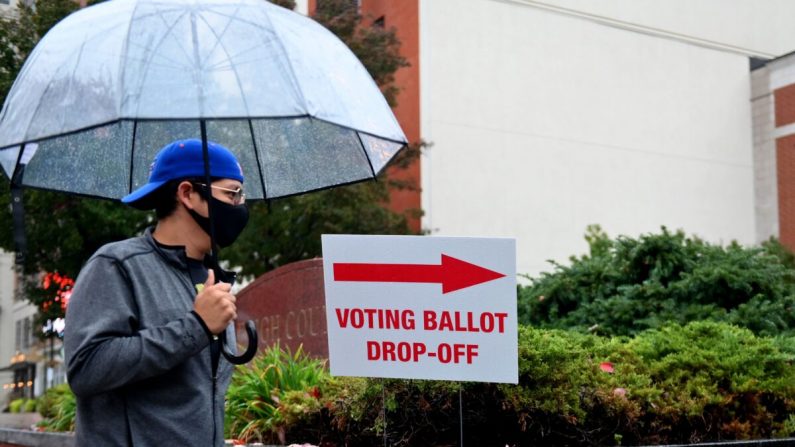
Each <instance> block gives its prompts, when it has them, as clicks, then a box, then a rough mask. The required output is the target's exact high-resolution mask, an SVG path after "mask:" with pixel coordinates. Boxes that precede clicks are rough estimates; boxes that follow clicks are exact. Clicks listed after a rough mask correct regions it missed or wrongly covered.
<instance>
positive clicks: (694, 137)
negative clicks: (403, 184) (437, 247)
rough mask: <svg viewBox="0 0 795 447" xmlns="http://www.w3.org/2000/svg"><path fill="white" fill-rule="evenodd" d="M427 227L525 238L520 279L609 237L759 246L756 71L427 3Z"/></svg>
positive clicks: (568, 22)
mask: <svg viewBox="0 0 795 447" xmlns="http://www.w3.org/2000/svg"><path fill="white" fill-rule="evenodd" d="M420 27H421V30H420V36H421V37H420V55H421V61H420V67H421V81H420V82H421V99H420V101H421V110H422V115H421V125H422V130H421V132H422V137H423V138H424V139H425V140H427V141H430V142H432V143H433V147H432V148H431V149H430V150H429V151H428V153H427V155H426V156H425V158H424V159H423V164H422V172H423V176H422V187H423V209H424V210H425V211H426V216H425V219H424V221H423V225H424V226H425V227H426V228H429V229H431V230H436V231H435V232H434V234H440V235H484V236H489V235H491V236H508V237H516V238H517V241H518V245H517V249H518V271H519V272H527V273H531V274H535V273H537V272H539V271H542V270H549V266H548V264H547V263H546V262H545V261H546V260H547V259H555V260H558V261H565V260H566V259H568V257H569V256H570V255H572V254H579V253H583V252H584V251H585V250H586V249H587V246H586V244H585V242H584V240H583V238H582V236H583V233H584V231H585V227H586V226H587V225H588V224H593V223H598V224H601V225H602V227H603V228H604V229H605V230H606V231H607V232H608V234H610V235H613V236H614V235H617V234H629V235H637V234H639V233H642V232H650V231H658V230H659V227H660V225H667V226H669V227H671V228H682V229H684V230H685V231H687V232H688V233H695V234H698V235H700V236H702V237H705V238H707V239H709V240H712V241H723V242H728V241H730V240H733V239H737V240H739V241H740V242H743V243H753V242H754V240H755V234H754V201H753V200H754V185H753V169H752V136H751V112H750V104H749V99H750V74H749V67H748V59H747V58H746V57H743V56H740V55H737V54H732V53H728V52H722V51H715V50H710V49H706V48H703V47H701V46H695V45H689V44H685V43H681V42H677V41H673V40H670V39H663V38H658V37H652V36H648V35H644V34H639V33H634V32H629V31H624V30H620V29H617V28H614V27H608V26H603V25H600V24H597V23H594V22H592V21H588V20H582V19H578V18H572V17H567V16H563V15H560V14H555V13H550V12H545V11H542V10H539V9H537V8H534V7H528V6H523V5H520V4H516V3H510V2H500V1H493V0H433V1H428V0H423V1H421V12H420Z"/></svg>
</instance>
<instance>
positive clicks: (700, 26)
mask: <svg viewBox="0 0 795 447" xmlns="http://www.w3.org/2000/svg"><path fill="white" fill-rule="evenodd" d="M519 1H528V0H519ZM529 2H534V0H529ZM538 3H542V4H551V5H556V6H560V7H564V8H567V9H574V10H577V11H582V12H587V13H591V14H595V15H600V16H606V17H610V18H613V19H618V20H622V21H626V22H630V23H637V24H640V25H645V26H648V27H652V28H658V29H663V30H666V31H670V32H674V33H678V34H683V35H686V36H693V37H697V38H701V39H705V40H710V41H715V42H720V43H723V44H728V45H734V46H737V47H742V48H746V49H749V50H753V51H757V52H761V53H769V54H771V55H774V56H781V55H783V54H786V53H789V52H791V51H793V50H795V26H792V22H793V17H795V2H793V1H792V0H664V1H660V0H601V1H595V0H540V1H539V2H538Z"/></svg>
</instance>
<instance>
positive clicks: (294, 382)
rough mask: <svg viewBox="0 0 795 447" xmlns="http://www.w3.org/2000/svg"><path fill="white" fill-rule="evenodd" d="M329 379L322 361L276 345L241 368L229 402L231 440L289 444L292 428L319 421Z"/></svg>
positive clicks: (228, 394)
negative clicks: (322, 400) (288, 437)
mask: <svg viewBox="0 0 795 447" xmlns="http://www.w3.org/2000/svg"><path fill="white" fill-rule="evenodd" d="M329 380H330V376H329V374H328V372H327V371H326V369H325V364H324V361H322V360H317V359H314V358H311V357H309V356H308V355H306V354H305V353H304V352H303V350H302V349H301V348H299V349H298V350H296V352H295V353H291V352H290V351H289V350H285V349H281V348H280V347H279V346H278V345H276V346H273V347H271V348H269V349H267V350H265V351H263V352H262V353H261V354H260V355H259V356H257V357H256V358H254V360H253V361H252V362H251V363H250V364H249V365H241V366H238V367H237V369H236V370H235V374H234V376H233V377H232V383H231V385H230V386H229V391H228V392H227V399H226V431H227V437H232V438H235V439H241V440H243V441H246V442H254V441H257V442H271V441H276V440H278V442H280V443H282V444H285V443H286V438H287V433H288V431H289V430H290V428H291V427H293V426H295V425H297V424H299V423H300V422H302V421H303V420H305V419H307V418H310V417H313V416H316V415H317V414H318V413H319V411H320V408H321V402H320V400H319V399H320V397H321V396H322V394H323V390H324V388H325V387H326V385H327V383H328V382H329Z"/></svg>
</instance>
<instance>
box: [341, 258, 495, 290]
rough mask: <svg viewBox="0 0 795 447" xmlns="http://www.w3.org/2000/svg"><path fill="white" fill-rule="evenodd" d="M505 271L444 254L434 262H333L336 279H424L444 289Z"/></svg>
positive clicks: (478, 280) (483, 279) (477, 280)
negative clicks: (437, 263)
mask: <svg viewBox="0 0 795 447" xmlns="http://www.w3.org/2000/svg"><path fill="white" fill-rule="evenodd" d="M503 276H505V275H503V274H502V273H498V272H495V271H493V270H489V269H487V268H483V267H480V266H478V265H475V264H471V263H469V262H466V261H462V260H460V259H456V258H454V257H452V256H447V255H446V254H442V263H441V265H434V264H351V263H338V262H335V263H334V281H346V282H347V281H355V282H421V283H437V284H441V285H442V293H447V292H454V291H456V290H460V289H465V288H467V287H471V286H474V285H477V284H481V283H484V282H488V281H492V280H495V279H498V278H502V277H503Z"/></svg>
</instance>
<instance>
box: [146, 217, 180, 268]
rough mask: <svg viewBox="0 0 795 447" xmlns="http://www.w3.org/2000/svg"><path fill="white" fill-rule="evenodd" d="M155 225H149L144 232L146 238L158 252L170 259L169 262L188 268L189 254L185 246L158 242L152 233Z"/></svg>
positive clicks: (164, 257)
mask: <svg viewBox="0 0 795 447" xmlns="http://www.w3.org/2000/svg"><path fill="white" fill-rule="evenodd" d="M154 230H155V227H149V228H147V229H146V231H145V232H144V240H146V243H147V244H149V246H151V247H152V248H153V249H154V250H155V252H156V253H157V254H159V255H160V256H161V257H162V258H163V259H165V260H166V261H168V263H169V264H172V265H174V266H175V267H179V268H180V269H182V270H187V268H188V255H187V254H186V253H185V247H184V246H181V245H180V246H164V245H160V244H158V243H157V241H156V240H155V238H154V236H152V233H153V232H154Z"/></svg>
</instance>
